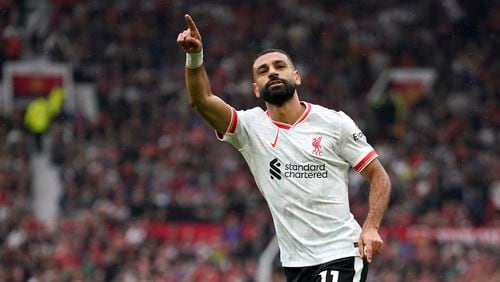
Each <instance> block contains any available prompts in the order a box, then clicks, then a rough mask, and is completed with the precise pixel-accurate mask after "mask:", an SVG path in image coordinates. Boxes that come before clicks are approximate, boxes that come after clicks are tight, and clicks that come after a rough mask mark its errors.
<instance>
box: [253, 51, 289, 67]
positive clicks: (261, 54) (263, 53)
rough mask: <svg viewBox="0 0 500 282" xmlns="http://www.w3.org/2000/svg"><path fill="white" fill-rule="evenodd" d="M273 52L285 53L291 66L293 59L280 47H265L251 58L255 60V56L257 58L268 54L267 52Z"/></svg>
mask: <svg viewBox="0 0 500 282" xmlns="http://www.w3.org/2000/svg"><path fill="white" fill-rule="evenodd" d="M274 52H277V53H281V54H283V55H285V56H286V57H287V58H288V60H289V61H290V64H292V67H293V61H292V58H291V57H290V55H289V54H288V53H287V52H286V51H284V50H282V49H278V48H269V49H265V50H263V51H261V52H260V53H258V54H257V55H256V56H255V58H254V59H253V61H254V62H255V61H256V60H257V58H259V57H260V56H263V55H265V54H268V53H274Z"/></svg>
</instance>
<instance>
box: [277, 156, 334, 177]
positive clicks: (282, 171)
mask: <svg viewBox="0 0 500 282" xmlns="http://www.w3.org/2000/svg"><path fill="white" fill-rule="evenodd" d="M269 173H270V174H271V179H278V180H280V179H281V178H282V177H286V178H300V179H302V178H304V179H311V178H327V177H328V171H326V165H325V164H324V163H323V164H314V163H300V164H298V163H284V164H282V163H281V161H280V160H278V158H274V159H273V160H272V161H271V162H269Z"/></svg>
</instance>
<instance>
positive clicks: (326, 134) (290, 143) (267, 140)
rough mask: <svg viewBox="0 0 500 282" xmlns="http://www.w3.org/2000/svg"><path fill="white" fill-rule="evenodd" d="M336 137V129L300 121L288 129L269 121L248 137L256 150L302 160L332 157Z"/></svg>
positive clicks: (335, 146)
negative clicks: (268, 123)
mask: <svg viewBox="0 0 500 282" xmlns="http://www.w3.org/2000/svg"><path fill="white" fill-rule="evenodd" d="M338 137H339V136H338V134H337V133H336V130H332V129H331V128H327V127H326V126H312V125H311V124H307V123H304V124H300V125H299V126H296V127H292V128H288V129H284V128H280V127H278V126H276V125H274V124H270V125H269V126H265V127H262V128H260V129H259V130H255V131H254V132H253V134H252V135H251V137H250V138H251V139H252V142H251V143H252V144H253V146H254V148H253V151H254V152H256V153H260V154H264V155H277V156H280V157H281V158H285V159H290V160H294V161H297V162H306V161H311V160H317V159H331V158H332V157H333V156H335V155H336V153H335V152H336V149H337V148H338V146H339V144H338V143H339V142H338V140H339V138H338Z"/></svg>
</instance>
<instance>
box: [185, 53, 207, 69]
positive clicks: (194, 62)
mask: <svg viewBox="0 0 500 282" xmlns="http://www.w3.org/2000/svg"><path fill="white" fill-rule="evenodd" d="M202 64H203V49H202V50H200V51H199V52H196V53H186V68H188V69H197V68H199V67H200V66H201V65H202Z"/></svg>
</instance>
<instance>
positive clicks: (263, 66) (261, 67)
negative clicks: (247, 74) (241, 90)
mask: <svg viewBox="0 0 500 282" xmlns="http://www.w3.org/2000/svg"><path fill="white" fill-rule="evenodd" d="M263 68H268V66H267V64H265V63H264V64H262V65H260V66H258V67H257V68H255V70H256V71H258V70H260V69H263Z"/></svg>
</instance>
